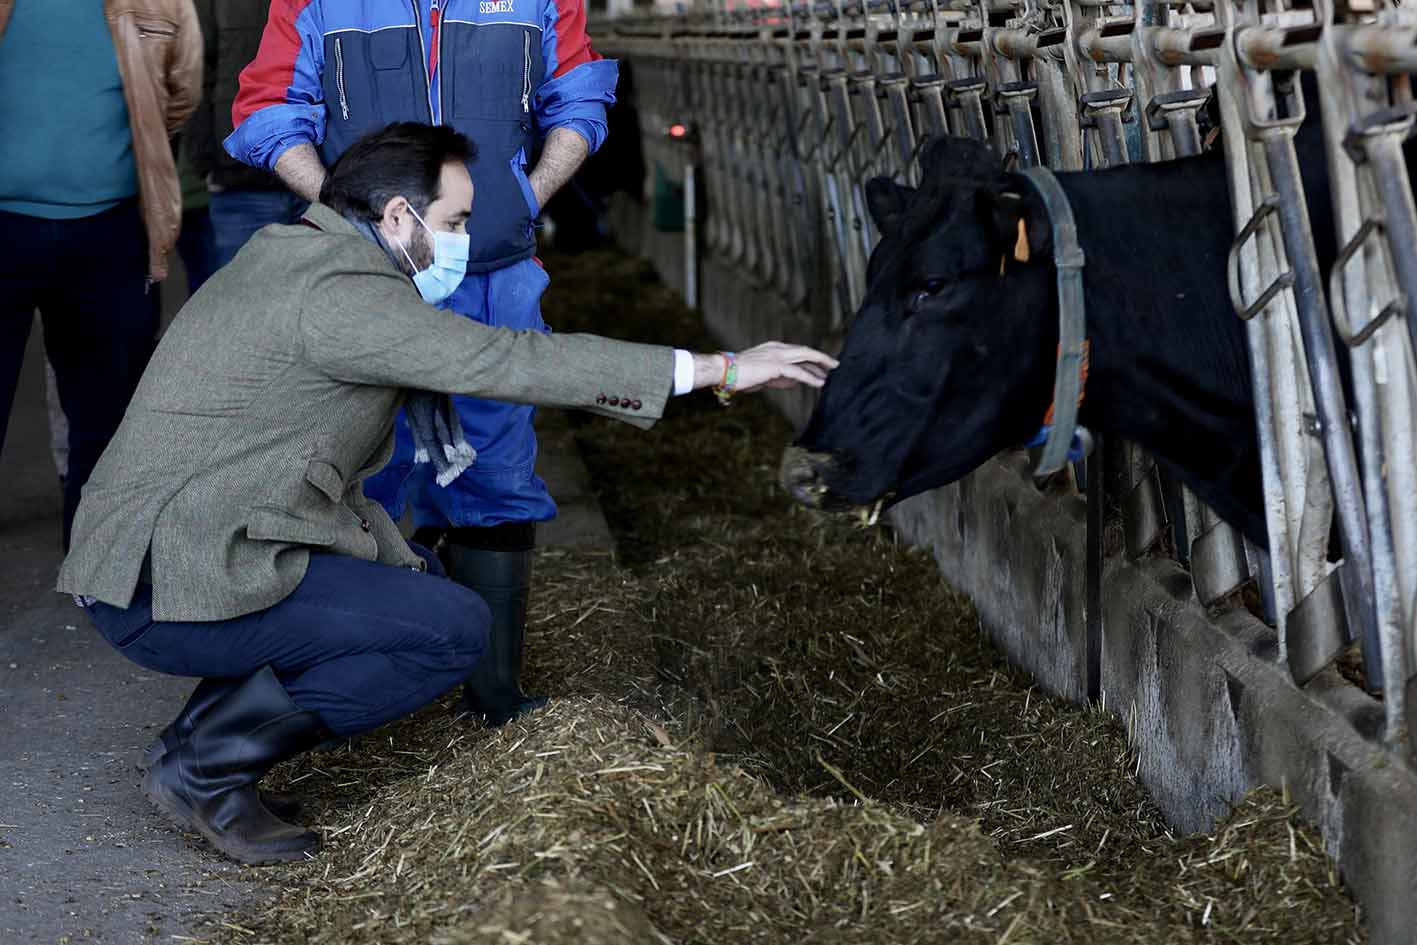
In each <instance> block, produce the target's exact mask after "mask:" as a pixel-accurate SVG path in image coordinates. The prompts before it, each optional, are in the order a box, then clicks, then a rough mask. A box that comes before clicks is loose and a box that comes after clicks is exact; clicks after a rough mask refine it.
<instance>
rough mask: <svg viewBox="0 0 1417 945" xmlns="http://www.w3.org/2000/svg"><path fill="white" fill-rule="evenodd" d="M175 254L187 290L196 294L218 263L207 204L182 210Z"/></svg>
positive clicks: (190, 293)
mask: <svg viewBox="0 0 1417 945" xmlns="http://www.w3.org/2000/svg"><path fill="white" fill-rule="evenodd" d="M177 255H179V256H181V257H182V268H183V269H185V270H187V294H188V295H189V296H192V295H196V294H197V290H198V289H200V288H201V287H202V283H203V282H206V281H207V280H208V279H209V278H211V274H212V273H214V272H216V271H217V268H218V266H219V264H218V263H217V260H216V241H215V240H214V239H213V237H212V218H211V214H210V213H209V212H208V210H207V208H206V207H198V208H197V209H195V210H183V211H182V229H181V231H180V232H179V233H178V234H177Z"/></svg>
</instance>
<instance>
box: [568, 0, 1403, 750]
mask: <svg viewBox="0 0 1417 945" xmlns="http://www.w3.org/2000/svg"><path fill="white" fill-rule="evenodd" d="M1313 2H1314V5H1313V6H1311V7H1310V6H1300V5H1299V4H1298V3H1297V2H1296V0H1263V2H1262V0H1208V2H1199V0H1198V2H1192V3H1173V2H1168V0H1136V2H1134V3H1108V2H1099V0H1016V2H1009V0H852V2H845V0H831V2H817V3H811V4H807V5H802V4H797V5H788V6H758V7H755V8H753V9H747V10H732V9H726V8H722V7H720V8H716V9H698V10H696V11H694V12H690V13H687V14H682V15H678V16H673V17H667V16H657V17H656V16H649V17H641V18H639V19H635V18H617V19H614V20H609V21H604V22H601V23H599V24H598V25H597V26H596V27H595V30H594V32H595V35H596V41H597V45H598V46H599V47H600V48H601V49H602V50H604V51H605V52H606V53H607V54H608V55H614V56H617V57H620V58H623V59H627V60H629V61H630V62H631V63H632V65H633V68H634V69H635V70H636V77H637V80H638V81H637V83H636V84H637V87H638V90H639V91H638V95H637V101H636V105H637V107H638V109H639V111H640V114H641V120H642V130H643V133H644V142H645V144H646V147H647V149H648V153H649V154H650V156H651V157H652V158H655V159H658V160H661V161H663V162H664V163H671V158H673V157H674V156H675V155H676V154H678V152H677V151H676V150H675V149H676V148H679V147H681V146H679V145H676V144H675V143H673V142H672V141H671V140H670V139H668V138H666V137H664V136H663V134H662V133H661V132H662V130H663V129H664V128H667V127H668V126H669V125H670V124H671V123H680V122H683V123H688V124H689V125H690V126H691V127H692V128H693V129H695V131H696V136H695V139H694V148H695V154H696V158H695V159H696V161H697V162H698V165H699V171H700V174H701V177H702V180H703V182H704V192H705V196H706V201H707V204H708V207H707V222H706V223H705V225H704V233H703V236H704V248H705V250H706V251H707V252H708V253H710V254H712V255H713V256H715V257H717V258H719V259H720V260H723V261H725V262H727V263H729V264H731V265H733V266H734V267H736V268H737V269H738V270H740V271H742V272H744V273H746V274H748V275H749V276H750V277H751V278H753V279H754V280H756V282H757V283H758V284H759V285H760V286H762V287H763V288H764V289H766V290H769V291H772V292H774V293H775V294H776V295H777V296H778V297H779V298H780V299H781V301H782V302H783V303H784V305H785V306H786V307H788V308H789V309H791V310H793V311H797V312H800V313H803V315H804V317H806V318H807V320H808V324H809V326H810V330H811V333H812V334H813V336H814V337H813V340H814V341H816V342H818V343H823V344H830V343H832V341H833V340H834V339H837V338H839V337H840V336H841V334H842V333H843V332H844V330H845V328H846V325H847V323H848V322H849V320H850V318H851V316H852V314H853V313H854V312H855V310H856V308H857V306H858V305H859V303H860V302H861V300H862V298H863V297H864V295H865V292H866V264H867V259H868V257H869V254H870V250H871V247H872V245H873V244H874V243H875V241H876V239H877V234H876V233H875V231H874V227H873V224H872V222H871V219H870V217H869V215H868V213H867V211H866V198H865V187H864V185H865V182H866V181H867V180H868V179H869V178H871V177H873V176H877V175H883V176H887V177H892V178H894V179H896V180H898V181H900V182H902V183H906V184H916V183H918V182H919V179H920V167H919V160H918V158H919V155H920V148H921V145H922V143H923V142H924V141H925V140H926V139H927V138H928V137H929V136H931V135H937V134H953V135H963V136H969V137H974V138H978V139H980V140H983V141H986V142H988V143H990V144H991V145H992V146H993V147H994V148H995V150H996V151H997V152H998V153H999V154H1000V155H1001V156H1003V155H1010V154H1011V155H1013V156H1014V159H1015V160H1016V161H1017V162H1018V163H1019V164H1021V165H1025V166H1027V165H1033V164H1045V165H1047V166H1049V167H1051V168H1053V169H1055V170H1060V171H1074V170H1086V169H1091V168H1102V167H1108V166H1112V165H1117V164H1121V163H1124V162H1128V161H1162V160H1171V159H1174V158H1179V157H1188V156H1193V155H1196V154H1199V153H1200V152H1201V151H1202V149H1203V147H1204V146H1205V144H1206V143H1205V142H1203V133H1204V131H1205V129H1204V128H1203V116H1204V114H1205V110H1206V106H1207V103H1208V102H1209V101H1210V100H1211V99H1212V96H1213V98H1214V101H1215V102H1216V103H1217V105H1218V111H1219V115H1220V127H1219V128H1218V129H1211V133H1212V134H1213V133H1214V132H1215V131H1219V132H1220V133H1221V138H1220V142H1221V143H1220V146H1221V147H1223V148H1224V153H1225V157H1226V165H1227V168H1228V171H1229V177H1230V191H1231V198H1232V200H1231V202H1232V207H1233V210H1234V216H1235V220H1234V225H1235V232H1236V238H1235V241H1234V244H1233V246H1232V248H1231V253H1230V259H1229V273H1228V275H1229V281H1230V286H1229V288H1230V294H1231V297H1232V301H1233V303H1234V305H1235V309H1236V314H1237V315H1238V317H1240V318H1242V319H1243V320H1244V321H1245V328H1246V333H1247V338H1248V342H1249V353H1250V361H1251V368H1252V379H1253V384H1254V394H1255V410H1256V421H1257V427H1258V430H1259V437H1260V444H1259V445H1260V454H1261V460H1262V468H1263V487H1264V496H1265V505H1266V509H1265V512H1266V524H1267V528H1268V532H1269V546H1270V550H1269V552H1268V553H1266V552H1264V551H1262V550H1261V549H1258V548H1256V547H1253V546H1251V545H1249V544H1248V543H1247V542H1245V541H1244V540H1243V538H1242V537H1241V536H1240V535H1239V533H1238V532H1237V531H1236V530H1234V529H1233V528H1231V527H1230V526H1229V525H1227V524H1226V523H1224V522H1223V521H1221V520H1220V519H1219V517H1218V516H1217V515H1216V514H1215V513H1214V512H1213V511H1211V510H1210V509H1209V508H1207V507H1205V506H1204V505H1203V504H1202V503H1201V502H1199V501H1198V500H1197V499H1196V497H1195V496H1194V495H1192V494H1191V493H1190V492H1189V491H1188V490H1186V489H1184V488H1182V487H1181V486H1180V485H1179V484H1178V483H1173V482H1167V481H1165V479H1164V477H1162V476H1161V475H1160V474H1159V472H1158V470H1157V467H1156V465H1155V463H1154V462H1153V461H1152V460H1151V458H1150V457H1148V456H1146V455H1144V454H1143V453H1142V452H1141V451H1140V450H1138V449H1136V448H1135V447H1134V446H1131V445H1130V444H1122V445H1120V448H1119V447H1118V445H1113V454H1112V462H1116V463H1118V464H1119V467H1120V473H1115V472H1114V475H1118V476H1119V477H1120V479H1121V487H1122V496H1121V499H1122V506H1123V512H1124V525H1125V529H1124V532H1125V535H1126V539H1127V541H1126V544H1127V550H1128V553H1129V554H1131V555H1133V556H1136V555H1141V554H1144V553H1147V552H1150V551H1153V550H1154V549H1155V548H1156V547H1157V546H1158V545H1159V544H1160V543H1161V540H1162V538H1163V536H1164V535H1165V534H1166V533H1167V531H1168V530H1169V532H1170V535H1171V539H1172V545H1173V547H1174V549H1175V551H1176V553H1177V556H1178V558H1179V559H1180V560H1181V561H1182V562H1183V563H1186V564H1187V565H1188V566H1189V568H1190V572H1191V575H1192V579H1193V583H1194V586H1195V590H1196V594H1197V597H1198V599H1199V600H1200V601H1201V603H1203V604H1205V605H1206V606H1212V605H1217V604H1221V603H1223V602H1224V601H1225V600H1226V599H1227V598H1230V597H1231V596H1232V595H1234V594H1235V593H1236V592H1237V591H1238V590H1240V589H1242V588H1243V587H1244V586H1245V585H1246V584H1250V583H1253V584H1254V585H1255V586H1256V587H1257V590H1258V591H1259V592H1260V596H1261V598H1262V600H1263V601H1264V607H1265V610H1266V612H1267V614H1268V619H1269V621H1270V622H1271V623H1272V624H1273V625H1274V626H1275V628H1276V630H1277V634H1278V640H1279V658H1280V659H1281V660H1282V661H1283V663H1284V664H1285V665H1286V666H1287V668H1288V669H1289V671H1290V673H1291V674H1292V676H1293V678H1294V680H1295V682H1296V683H1298V684H1300V685H1303V684H1304V683H1306V682H1308V681H1309V680H1310V679H1311V678H1313V676H1314V675H1315V674H1317V673H1318V672H1319V671H1320V670H1321V669H1323V668H1324V667H1325V666H1327V665H1329V664H1330V663H1332V662H1333V661H1334V659H1335V658H1337V657H1338V656H1339V654H1340V653H1341V652H1342V651H1343V650H1344V649H1346V648H1347V647H1348V646H1349V645H1350V644H1352V643H1355V642H1356V644H1357V645H1358V647H1359V649H1360V651H1361V654H1362V659H1363V664H1362V665H1363V673H1364V678H1365V680H1366V685H1367V688H1368V689H1369V691H1370V692H1372V693H1375V694H1381V697H1382V699H1383V701H1384V708H1385V722H1386V725H1385V730H1384V737H1385V739H1386V741H1387V742H1388V743H1389V745H1391V746H1392V747H1394V748H1400V750H1401V751H1403V752H1404V753H1406V752H1407V751H1408V750H1409V747H1408V739H1409V733H1414V732H1417V724H1409V721H1408V719H1407V708H1408V706H1410V705H1414V704H1417V688H1413V687H1414V677H1413V675H1412V668H1413V667H1414V666H1417V627H1414V618H1417V420H1415V419H1414V418H1417V369H1414V359H1413V352H1414V344H1417V206H1414V199H1413V192H1412V187H1411V181H1410V180H1409V177H1408V173H1407V167H1406V163H1405V161H1404V157H1403V150H1402V148H1403V144H1404V142H1405V141H1406V140H1407V139H1408V138H1409V137H1410V136H1411V134H1412V132H1413V129H1414V124H1417V96H1414V91H1413V87H1412V82H1411V79H1410V77H1409V73H1411V72H1413V71H1417V11H1414V10H1410V9H1405V8H1403V7H1401V6H1400V5H1395V4H1389V3H1387V2H1385V0H1313ZM1305 75H1309V76H1311V77H1312V78H1313V80H1314V81H1316V82H1317V88H1318V90H1319V102H1320V108H1321V117H1322V126H1323V135H1324V143H1325V149H1324V156H1325V160H1326V164H1327V167H1326V170H1327V173H1328V176H1329V179H1330V182H1331V189H1332V211H1333V213H1332V220H1331V221H1330V220H1328V219H1324V220H1310V219H1309V217H1308V213H1307V209H1306V204H1305V200H1304V192H1303V179H1302V177H1301V175H1300V168H1299V163H1298V158H1297V155H1296V151H1295V147H1294V139H1295V134H1296V132H1297V130H1298V128H1299V126H1300V124H1301V123H1302V122H1303V120H1304V118H1305V110H1304V99H1303V96H1302V95H1301V93H1300V89H1301V78H1302V77H1303V76H1305ZM1330 227H1332V228H1334V232H1333V237H1334V240H1335V245H1337V246H1339V247H1341V248H1340V251H1339V253H1338V258H1337V262H1336V263H1335V264H1334V265H1333V267H1332V269H1331V271H1330V272H1328V273H1323V272H1321V271H1320V269H1319V264H1318V256H1317V253H1316V250H1315V240H1314V232H1315V230H1316V229H1317V228H1325V229H1327V228H1330ZM1345 363H1346V366H1347V367H1348V368H1349V374H1350V375H1351V395H1352V401H1353V403H1352V405H1351V409H1350V405H1349V404H1348V403H1347V402H1346V397H1345V390H1344V385H1343V384H1342V382H1341V374H1342V370H1341V369H1342V368H1343V366H1344V365H1345ZM1332 535H1336V536H1337V539H1338V540H1337V545H1338V547H1339V548H1340V549H1341V557H1340V558H1339V560H1337V561H1331V560H1330V557H1331V555H1330V546H1331V536H1332ZM1409 689H1411V690H1412V691H1411V692H1409ZM1409 696H1410V697H1409Z"/></svg>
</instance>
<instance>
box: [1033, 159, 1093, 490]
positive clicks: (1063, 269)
mask: <svg viewBox="0 0 1417 945" xmlns="http://www.w3.org/2000/svg"><path fill="white" fill-rule="evenodd" d="M1014 176H1015V177H1017V178H1018V179H1020V180H1021V181H1023V182H1024V183H1025V184H1027V185H1028V187H1029V188H1031V189H1032V190H1033V191H1034V192H1035V193H1036V194H1038V196H1039V198H1040V199H1041V200H1042V201H1043V209H1044V210H1045V211H1046V212H1047V214H1048V226H1049V228H1050V230H1051V231H1052V237H1053V266H1054V268H1055V269H1056V271H1057V289H1058V362H1057V366H1056V367H1055V369H1054V374H1053V402H1052V404H1050V405H1049V407H1048V412H1047V413H1046V414H1045V415H1044V417H1043V425H1042V427H1041V428H1040V429H1039V430H1038V432H1037V433H1035V434H1034V435H1033V438H1032V439H1030V440H1029V441H1028V442H1027V443H1025V444H1024V445H1025V446H1026V447H1027V448H1029V449H1034V448H1037V447H1042V450H1041V452H1040V453H1039V454H1038V458H1037V461H1036V462H1035V464H1034V467H1033V475H1034V476H1035V477H1036V478H1040V479H1041V478H1043V477H1045V476H1051V475H1052V474H1053V473H1055V472H1057V471H1058V470H1060V469H1062V468H1063V464H1064V463H1068V462H1077V461H1079V460H1081V459H1083V458H1085V457H1086V456H1087V454H1088V453H1089V452H1091V451H1092V434H1091V433H1089V432H1088V430H1087V428H1086V427H1083V426H1081V425H1079V424H1078V410H1079V408H1081V407H1082V400H1083V396H1084V394H1085V393H1086V391H1087V369H1088V342H1087V318H1086V311H1085V308H1084V301H1083V291H1082V269H1083V265H1084V264H1085V263H1086V261H1087V260H1086V257H1085V256H1084V255H1083V252H1082V247H1081V246H1080V245H1079V244H1078V238H1077V224H1076V222H1075V221H1074V220H1073V208H1072V206H1071V205H1070V204H1069V203H1068V197H1067V194H1065V193H1063V188H1062V185H1061V184H1059V183H1058V178H1057V177H1055V176H1054V175H1053V172H1052V171H1050V170H1049V169H1048V168H1046V167H1029V168H1025V169H1023V170H1021V171H1019V172H1018V173H1017V174H1015V175H1014Z"/></svg>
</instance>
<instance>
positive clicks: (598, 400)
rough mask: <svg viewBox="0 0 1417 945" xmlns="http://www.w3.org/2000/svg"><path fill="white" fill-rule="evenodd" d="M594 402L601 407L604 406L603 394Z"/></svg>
mask: <svg viewBox="0 0 1417 945" xmlns="http://www.w3.org/2000/svg"><path fill="white" fill-rule="evenodd" d="M595 402H596V403H598V404H600V405H602V406H604V404H605V395H604V394H601V395H600V396H599V397H597V398H595Z"/></svg>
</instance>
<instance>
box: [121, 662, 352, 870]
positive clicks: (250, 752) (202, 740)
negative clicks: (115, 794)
mask: <svg viewBox="0 0 1417 945" xmlns="http://www.w3.org/2000/svg"><path fill="white" fill-rule="evenodd" d="M327 735H328V732H326V731H325V729H324V726H322V725H321V724H320V719H319V717H318V716H317V715H316V714H315V713H313V712H304V711H302V710H301V709H300V708H299V707H298V706H296V705H295V703H294V702H292V701H291V699H290V695H289V694H288V693H287V692H286V691H285V689H284V687H282V686H281V684H280V681H279V680H278V679H276V675H275V673H274V672H273V671H272V670H271V668H270V667H269V666H267V667H265V668H264V669H262V670H260V671H259V672H256V673H253V674H252V675H251V676H249V677H247V678H246V679H244V680H242V681H241V682H240V683H238V684H237V685H236V686H234V687H232V689H231V690H230V691H229V692H227V693H224V694H223V695H222V696H221V697H220V698H218V699H217V700H216V701H215V702H214V703H213V704H212V705H211V706H210V707H209V708H208V709H207V711H206V712H205V713H204V714H203V715H202V716H201V717H200V718H198V719H197V720H196V724H195V725H194V727H193V728H192V731H191V732H190V733H189V734H188V735H187V736H186V737H185V738H181V739H179V740H178V742H177V744H176V745H175V746H174V747H173V748H172V749H170V750H169V751H168V752H166V753H165V754H164V755H163V756H162V757H161V758H160V759H159V760H158V762H157V764H155V765H153V766H152V768H150V769H149V770H148V773H147V776H146V777H144V778H143V793H144V794H146V795H147V797H148V800H150V801H152V802H153V804H155V805H156V806H157V807H158V808H159V809H160V810H162V811H163V812H164V813H166V814H168V815H169V816H170V817H172V818H173V819H174V820H176V821H177V822H178V823H179V824H181V825H182V826H184V827H187V828H190V829H192V830H195V831H197V832H198V833H200V834H201V835H202V836H204V837H206V838H207V839H208V840H210V841H211V842H212V844H213V845H214V846H215V847H216V848H217V849H218V850H220V851H221V852H222V853H225V854H226V855H227V856H229V857H231V858H232V859H234V860H237V861H238V862H241V863H248V864H261V863H281V862H286V861H289V860H299V859H303V858H304V857H306V856H307V855H309V854H313V853H315V852H316V851H317V850H319V849H320V837H319V835H318V834H316V833H313V832H312V831H309V830H306V829H305V828H304V827H297V826H296V825H294V824H288V823H286V822H285V821H283V820H281V819H279V818H278V817H276V816H275V815H274V814H272V813H271V812H270V811H269V810H267V809H266V806H265V805H264V804H262V803H261V799H260V797H259V796H258V794H257V791H256V783H257V782H258V781H260V780H261V778H263V777H264V776H265V774H266V772H267V771H269V770H270V769H271V768H272V767H274V766H275V765H276V764H278V763H279V762H281V761H284V760H286V759H287V758H292V757H294V756H295V755H298V754H300V753H301V752H304V751H308V750H309V749H311V748H314V747H315V746H316V745H318V744H319V743H320V741H321V740H322V739H324V738H325V737H326V736H327Z"/></svg>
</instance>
